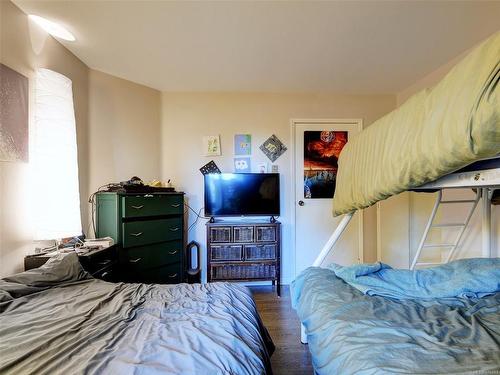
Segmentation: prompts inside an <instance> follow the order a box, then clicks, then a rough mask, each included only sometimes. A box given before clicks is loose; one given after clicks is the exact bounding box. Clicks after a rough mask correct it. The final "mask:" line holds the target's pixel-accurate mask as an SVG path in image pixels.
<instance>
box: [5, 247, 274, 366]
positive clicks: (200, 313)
mask: <svg viewBox="0 0 500 375" xmlns="http://www.w3.org/2000/svg"><path fill="white" fill-rule="evenodd" d="M273 350H274V346H273V343H272V341H271V339H270V336H269V335H268V333H267V331H266V329H265V327H264V326H263V325H262V322H261V320H260V318H259V315H258V313H257V310H256V306H255V303H254V301H253V298H252V296H251V293H250V291H249V290H248V289H247V288H246V287H243V286H241V285H238V284H229V283H210V284H203V285H202V284H179V285H159V284H125V283H108V282H105V281H102V280H97V279H94V278H92V277H91V276H90V275H89V274H88V273H86V272H85V271H84V270H83V269H82V268H81V266H80V264H79V262H78V258H77V256H76V255H75V254H60V255H58V256H56V257H53V258H51V259H50V260H49V262H47V263H46V264H45V265H44V266H42V267H40V268H37V269H33V270H29V271H26V272H23V273H20V274H17V275H14V276H12V277H8V278H4V279H2V280H0V373H2V374H120V375H126V374H148V375H149V374H238V375H243V374H270V373H271V367H270V360H269V358H270V355H271V354H272V351H273Z"/></svg>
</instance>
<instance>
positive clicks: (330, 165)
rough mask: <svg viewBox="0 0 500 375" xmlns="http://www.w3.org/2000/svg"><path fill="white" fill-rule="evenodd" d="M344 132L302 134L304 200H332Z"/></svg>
mask: <svg viewBox="0 0 500 375" xmlns="http://www.w3.org/2000/svg"><path fill="white" fill-rule="evenodd" d="M346 143H347V132H346V131H326V130H325V131H305V132H304V198H309V199H315V198H333V194H334V193H335V181H336V178H337V170H338V164H337V163H338V158H339V155H340V152H341V151H342V148H343V147H344V146H345V144H346Z"/></svg>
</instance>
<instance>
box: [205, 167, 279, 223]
mask: <svg viewBox="0 0 500 375" xmlns="http://www.w3.org/2000/svg"><path fill="white" fill-rule="evenodd" d="M204 178H205V216H207V217H208V216H211V217H215V216H279V215H280V183H279V182H280V179H279V174H278V173H217V174H207V175H205V176H204Z"/></svg>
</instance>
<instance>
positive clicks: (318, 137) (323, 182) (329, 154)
mask: <svg viewBox="0 0 500 375" xmlns="http://www.w3.org/2000/svg"><path fill="white" fill-rule="evenodd" d="M292 127H293V130H292V131H293V135H294V181H295V187H294V189H295V202H294V210H293V211H292V212H295V225H294V230H295V274H296V275H298V274H299V273H300V272H301V271H302V270H304V269H305V268H307V267H309V266H311V265H312V263H313V262H314V259H315V258H316V257H317V255H318V254H319V252H320V251H321V248H322V247H323V245H324V244H325V243H326V241H327V240H328V238H329V237H330V235H331V234H332V232H333V231H334V229H335V228H336V226H337V225H338V223H339V222H340V217H337V218H334V217H333V214H332V198H333V189H334V184H335V181H334V179H335V176H336V171H335V164H336V162H335V160H336V158H337V156H338V153H339V152H340V150H341V149H342V147H343V145H344V144H345V142H346V141H347V142H348V141H349V138H350V137H352V136H353V135H354V134H356V133H358V132H359V131H361V128H362V123H361V120H293V121H292ZM305 144H306V146H305ZM362 221H363V217H362V211H360V212H357V213H356V214H355V215H354V217H353V219H352V221H351V222H350V224H349V225H348V227H347V229H346V231H345V232H344V234H343V235H342V237H341V239H340V241H339V242H338V243H337V245H335V247H334V249H333V250H332V251H331V252H330V254H329V256H328V257H327V259H326V260H325V261H324V262H323V266H325V265H327V264H329V263H332V262H335V263H339V264H342V265H350V264H355V263H358V262H360V261H362V247H363V238H362V234H363V227H362V225H363V224H362Z"/></svg>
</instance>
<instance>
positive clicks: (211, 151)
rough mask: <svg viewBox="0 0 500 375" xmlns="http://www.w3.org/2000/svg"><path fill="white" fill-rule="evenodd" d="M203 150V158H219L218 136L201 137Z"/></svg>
mask: <svg viewBox="0 0 500 375" xmlns="http://www.w3.org/2000/svg"><path fill="white" fill-rule="evenodd" d="M203 150H204V154H205V156H220V155H221V147H220V136H218V135H207V136H204V137H203Z"/></svg>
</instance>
